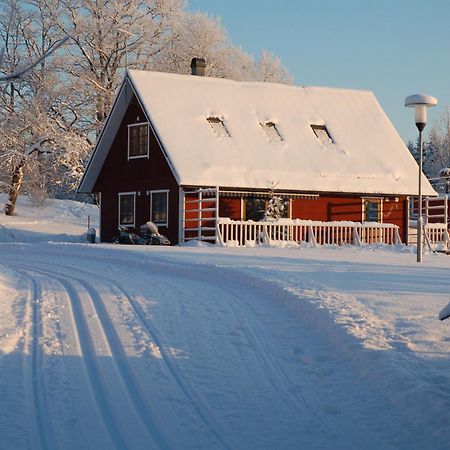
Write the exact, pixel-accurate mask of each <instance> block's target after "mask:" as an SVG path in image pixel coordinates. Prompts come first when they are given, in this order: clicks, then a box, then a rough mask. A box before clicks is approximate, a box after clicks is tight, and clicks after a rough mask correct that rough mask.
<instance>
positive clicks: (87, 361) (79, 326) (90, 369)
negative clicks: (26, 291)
mask: <svg viewBox="0 0 450 450" xmlns="http://www.w3.org/2000/svg"><path fill="white" fill-rule="evenodd" d="M22 267H23V268H25V269H26V270H29V271H32V272H35V273H38V274H41V275H44V276H47V277H49V278H53V279H56V280H57V281H58V282H59V283H60V284H61V285H62V286H63V288H64V289H65V291H66V292H67V294H68V298H69V301H70V306H71V311H72V316H73V319H74V324H75V329H76V331H75V332H76V334H77V340H78V342H79V345H80V349H81V353H82V355H83V362H84V365H85V368H86V372H87V374H88V378H89V383H90V385H91V387H92V392H93V395H94V398H95V401H96V403H97V406H98V411H99V413H100V415H101V418H102V420H103V423H104V424H105V427H106V429H107V430H108V433H109V435H110V436H111V439H112V441H113V442H114V443H115V444H116V446H117V448H118V449H121V450H127V449H128V446H127V444H126V442H125V440H124V438H123V436H122V433H121V432H120V429H119V427H118V423H117V420H116V419H115V418H114V416H113V414H112V413H111V408H110V405H109V401H108V396H107V394H106V388H105V387H104V386H103V383H102V381H101V380H102V377H101V374H100V369H99V368H98V363H97V362H96V356H95V350H94V344H93V342H92V339H91V337H90V334H89V328H88V324H87V321H86V318H85V316H84V313H83V310H82V307H81V300H80V297H79V295H78V293H77V290H76V289H75V287H74V286H73V285H72V284H71V283H69V282H68V281H67V280H65V279H64V277H63V276H59V275H57V274H55V273H53V272H50V271H46V270H44V269H40V268H36V267H33V266H24V265H22Z"/></svg>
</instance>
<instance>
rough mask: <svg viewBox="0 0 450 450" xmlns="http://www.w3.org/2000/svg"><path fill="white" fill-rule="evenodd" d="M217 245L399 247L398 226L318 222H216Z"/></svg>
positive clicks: (295, 220)
mask: <svg viewBox="0 0 450 450" xmlns="http://www.w3.org/2000/svg"><path fill="white" fill-rule="evenodd" d="M216 227H217V230H216V238H217V241H216V242H217V243H218V244H222V245H225V246H227V245H228V246H245V245H247V246H254V245H255V244H264V243H265V244H270V243H271V242H272V243H275V242H278V243H286V244H289V243H291V244H295V243H296V244H301V243H302V242H308V243H310V244H311V245H313V246H316V245H324V244H335V245H343V244H352V245H362V244H375V243H382V244H400V243H401V239H400V235H399V231H398V226H397V225H393V224H390V223H377V222H365V223H361V222H343V221H342V222H319V221H311V220H301V219H280V220H278V221H273V222H272V221H266V222H262V221H261V222H254V221H252V220H231V219H229V218H218V219H217V225H216Z"/></svg>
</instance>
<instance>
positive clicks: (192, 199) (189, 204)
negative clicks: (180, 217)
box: [184, 193, 216, 238]
mask: <svg viewBox="0 0 450 450" xmlns="http://www.w3.org/2000/svg"><path fill="white" fill-rule="evenodd" d="M184 199H185V202H186V203H185V214H184V218H185V219H186V222H185V238H195V237H197V236H198V228H199V227H200V226H203V227H209V228H214V227H215V226H216V221H215V211H202V219H211V220H202V221H200V220H198V219H199V211H198V209H203V208H206V209H208V208H215V206H216V201H215V199H214V200H211V199H208V198H203V199H202V201H201V202H199V201H198V195H196V194H189V193H185V196H184ZM213 235H214V231H209V232H207V233H206V232H204V233H203V236H213Z"/></svg>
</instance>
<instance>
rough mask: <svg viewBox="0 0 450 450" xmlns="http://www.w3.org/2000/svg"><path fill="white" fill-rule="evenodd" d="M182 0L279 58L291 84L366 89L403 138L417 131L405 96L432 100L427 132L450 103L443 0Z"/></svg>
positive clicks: (238, 41) (448, 24) (239, 39)
mask: <svg viewBox="0 0 450 450" xmlns="http://www.w3.org/2000/svg"><path fill="white" fill-rule="evenodd" d="M188 1H189V9H190V10H191V11H201V12H205V13H208V14H209V15H212V16H215V17H217V16H219V17H220V18H221V21H222V24H223V25H224V26H225V28H226V29H227V30H228V34H229V36H230V38H231V41H232V42H233V43H234V44H235V45H238V46H240V47H242V49H243V50H245V51H247V52H249V53H252V54H254V55H258V54H259V53H260V51H261V50H262V49H267V50H270V51H272V52H274V53H275V54H276V55H278V56H279V57H280V58H281V60H282V62H283V64H284V65H285V66H286V67H287V68H288V70H289V71H290V72H291V74H292V75H293V76H294V78H295V83H296V84H299V85H307V86H313V85H315V86H332V87H346V88H357V89H368V90H371V91H373V92H374V93H375V95H376V96H377V98H378V101H379V102H380V103H381V106H382V107H383V108H384V110H385V111H386V113H387V115H388V116H389V118H390V119H391V121H392V122H393V124H394V126H395V127H396V128H397V131H398V132H399V133H400V135H401V136H402V137H403V139H404V140H405V141H406V140H409V139H411V140H414V139H415V138H416V136H417V132H416V128H415V125H414V117H413V111H411V110H409V109H406V108H405V107H404V106H403V104H404V99H405V97H407V96H408V95H410V94H415V93H419V92H420V93H422V92H423V93H427V94H430V95H433V96H435V97H437V98H438V101H439V105H438V106H437V107H435V108H432V109H431V110H430V111H429V117H428V119H429V120H428V127H427V130H429V128H430V125H432V123H433V122H434V121H436V120H437V119H438V118H439V116H440V115H441V114H442V112H443V110H444V108H445V107H446V106H448V105H450V0H427V1H423V0H376V1H372V0H321V1H314V0H312V1H311V0H308V1H305V0H278V1H274V0H188Z"/></svg>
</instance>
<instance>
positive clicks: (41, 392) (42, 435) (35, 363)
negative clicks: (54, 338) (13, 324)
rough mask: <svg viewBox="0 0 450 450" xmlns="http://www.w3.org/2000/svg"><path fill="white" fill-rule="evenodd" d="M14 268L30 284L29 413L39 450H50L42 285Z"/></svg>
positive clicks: (51, 446)
mask: <svg viewBox="0 0 450 450" xmlns="http://www.w3.org/2000/svg"><path fill="white" fill-rule="evenodd" d="M15 270H16V271H17V272H18V273H20V274H21V275H23V276H25V277H26V278H28V280H29V281H30V284H31V291H30V302H31V321H32V322H31V364H30V365H31V367H30V369H31V370H30V385H31V386H30V387H31V398H32V408H31V409H32V411H31V415H32V417H33V419H32V420H33V422H34V429H35V432H36V435H37V443H38V446H39V448H40V449H41V450H51V449H52V448H55V447H54V446H53V445H52V443H51V432H50V431H49V424H48V423H46V422H47V421H46V420H45V419H44V418H45V417H46V414H45V407H44V403H45V400H44V399H45V387H44V385H43V382H42V349H41V348H40V339H41V337H42V311H41V299H42V287H41V284H40V283H39V282H38V281H37V280H36V278H35V277H33V276H31V275H29V274H28V273H26V272H25V271H23V270H17V269H15ZM47 430H48V431H47Z"/></svg>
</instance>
